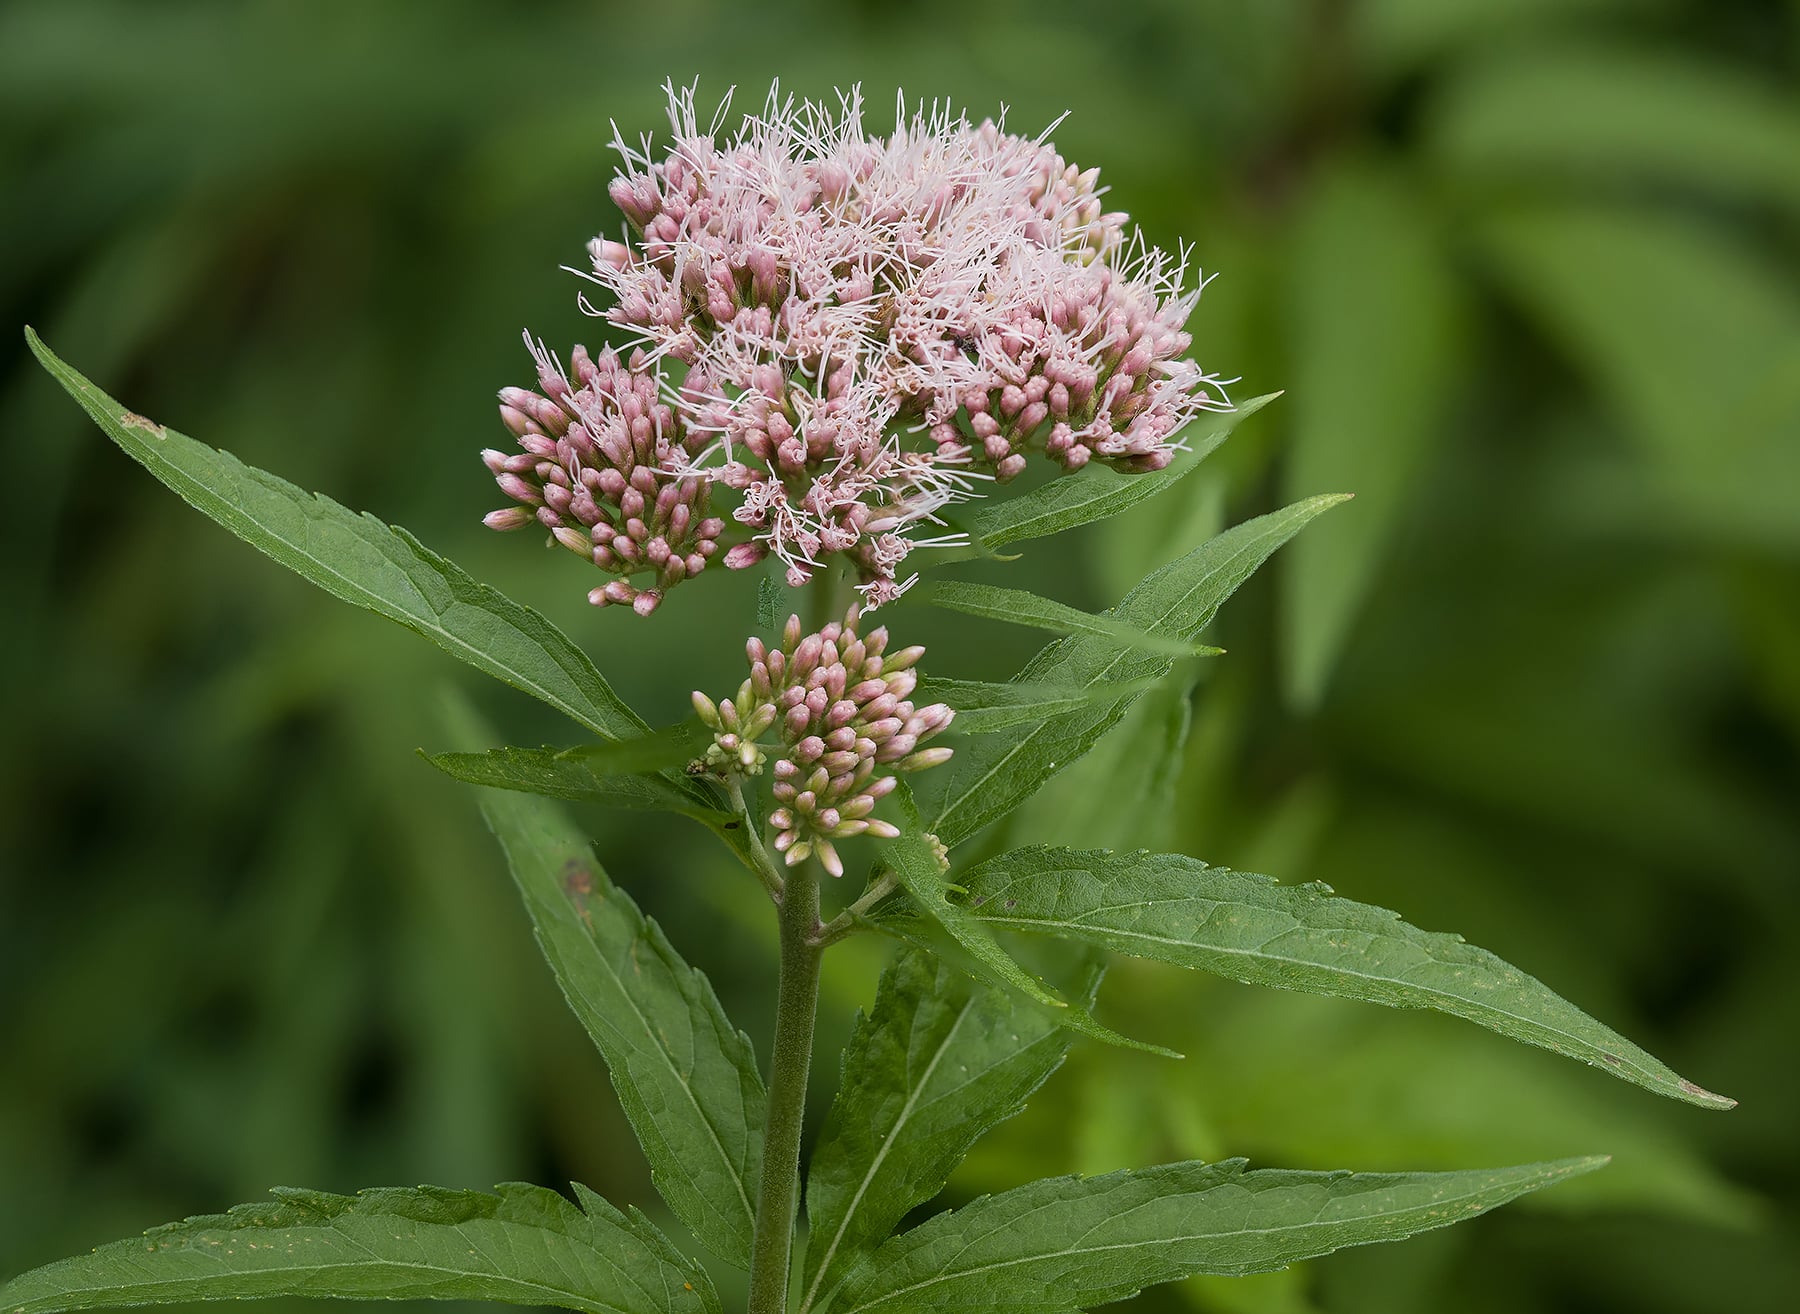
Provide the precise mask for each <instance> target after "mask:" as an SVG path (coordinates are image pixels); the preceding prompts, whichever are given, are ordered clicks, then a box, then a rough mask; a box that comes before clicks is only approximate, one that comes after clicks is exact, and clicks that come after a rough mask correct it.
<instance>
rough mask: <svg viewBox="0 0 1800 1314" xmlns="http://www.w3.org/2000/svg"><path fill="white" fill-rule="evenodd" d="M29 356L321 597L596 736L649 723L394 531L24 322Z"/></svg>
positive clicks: (524, 613)
mask: <svg viewBox="0 0 1800 1314" xmlns="http://www.w3.org/2000/svg"><path fill="white" fill-rule="evenodd" d="M25 338H26V341H27V342H29V343H30V344H31V350H32V352H33V354H35V355H36V356H37V358H38V361H39V363H41V364H42V365H43V367H44V368H45V369H46V370H48V371H49V372H50V373H51V374H52V375H54V376H55V378H56V380H57V382H59V383H61V384H62V386H63V387H64V388H65V389H66V390H67V391H68V393H69V395H70V396H71V397H73V398H74V399H75V400H76V401H77V402H79V403H80V404H81V407H82V409H83V410H85V411H86V412H87V413H88V414H89V415H90V416H92V417H93V419H94V422H95V423H96V424H98V425H99V426H100V428H101V429H102V430H104V431H105V433H106V435H107V437H109V438H111V439H112V440H113V441H114V442H115V443H117V444H118V445H119V446H120V447H121V448H123V449H124V451H125V454H126V455H127V456H130V457H131V458H132V459H133V460H135V461H137V462H138V463H139V464H140V465H142V466H143V467H144V468H145V469H146V470H148V471H149V472H150V473H151V474H153V475H155V476H156V477H157V478H158V479H160V480H161V481H162V482H163V483H164V484H166V485H168V487H169V488H170V489H172V490H173V491H174V492H175V493H177V494H178V495H179V496H180V497H181V498H182V500H183V501H185V502H187V503H188V504H189V505H190V506H192V507H194V508H195V509H196V510H198V511H201V512H203V513H204V514H205V515H207V516H209V517H211V518H212V519H213V520H215V521H217V522H218V523H219V524H221V525H223V526H224V527H225V528H226V529H229V530H230V531H231V532H232V533H233V534H236V535H237V536H238V537H239V538H241V539H243V540H244V541H245V542H246V543H248V544H250V546H252V547H254V548H256V549H257V550H258V551H260V552H263V553H264V554H266V555H267V556H269V557H272V558H273V559H274V560H276V561H278V562H280V563H281V564H282V565H284V566H286V567H287V568H288V569H289V570H292V571H294V572H295V573H296V574H298V575H300V576H302V577H303V578H305V579H308V580H311V581H312V582H313V583H314V584H317V585H318V586H319V587H320V588H322V589H324V590H325V591H326V592H327V593H329V594H331V595H332V596H333V597H337V598H341V599H343V600H344V601H345V602H349V603H354V604H355V605H356V606H358V607H364V608H367V609H368V610H369V611H372V612H375V613H376V614H377V615H380V616H386V617H387V618H388V619H389V620H392V621H397V622H398V623H400V624H401V625H404V626H406V628H407V629H409V630H412V631H414V632H415V633H417V634H421V635H423V636H424V637H426V638H427V639H430V640H431V641H432V642H433V643H435V644H437V646H438V647H440V648H442V649H443V650H444V651H445V652H447V653H449V654H450V655H451V656H453V657H456V658H458V659H460V660H462V661H465V662H467V663H468V664H469V665H471V666H473V667H474V668H475V669H476V670H478V671H482V672H484V673H486V674H488V675H491V676H493V677H494V678H495V679H497V680H500V681H503V682H504V683H506V684H510V685H512V686H513V687H514V688H515V689H520V690H523V691H524V692H526V693H528V694H531V695H533V696H534V697H536V698H540V699H542V700H543V701H544V702H546V703H548V704H549V705H550V706H552V707H554V708H556V709H557V710H558V711H559V712H562V713H564V714H565V715H567V716H569V717H570V718H572V719H573V720H575V721H576V722H578V723H579V724H581V725H583V726H585V727H586V728H587V729H589V730H591V731H593V732H594V733H595V734H597V735H601V736H603V737H605V738H609V739H624V738H629V737H631V736H633V735H638V734H642V733H643V732H644V731H645V730H646V729H648V728H649V727H648V726H646V725H645V724H644V722H643V721H642V720H641V719H639V717H638V716H637V714H636V713H635V712H633V711H632V710H631V709H630V708H629V707H627V706H626V705H625V704H624V702H623V701H621V700H620V698H619V696H618V695H617V694H615V693H614V692H613V690H612V686H610V685H609V684H607V682H606V679H605V677H603V676H602V675H601V674H600V672H599V671H598V670H597V669H596V668H595V666H594V664H593V662H591V661H590V660H589V659H588V657H587V654H585V653H584V652H582V651H581V649H579V648H577V647H576V646H575V645H574V644H573V643H572V642H570V641H569V638H568V636H567V635H565V634H564V633H563V632H562V631H561V630H559V629H557V628H556V626H554V625H552V624H551V623H550V622H549V621H547V620H545V619H544V618H543V617H542V616H540V615H539V614H538V613H537V612H535V611H533V610H531V608H529V607H526V606H523V605H521V604H519V603H517V602H514V601H513V600H512V599H511V598H508V597H507V596H506V595H505V594H503V593H501V592H499V591H498V590H496V589H493V588H490V587H488V586H487V585H485V584H482V583H479V582H478V581H476V580H474V579H472V578H471V577H470V576H469V575H468V573H467V572H465V571H464V570H463V569H462V568H461V567H460V566H457V565H455V564H454V563H453V562H450V561H446V560H445V559H444V558H442V557H440V556H438V555H437V554H436V553H434V552H432V551H431V550H430V549H428V548H426V547H425V546H424V545H423V544H421V543H420V542H419V541H418V540H417V539H416V538H414V537H413V536H412V535H411V534H409V533H407V532H406V531H405V530H404V529H397V528H393V527H390V526H388V525H385V524H383V523H382V522H381V521H379V520H377V519H376V518H375V517H374V516H371V515H367V514H363V515H359V514H357V513H356V512H354V511H349V510H346V509H345V508H344V507H341V506H339V505H338V504H337V503H336V502H333V501H332V500H331V499H329V498H327V497H322V496H319V495H317V494H312V493H308V492H306V491H304V490H303V489H300V488H296V487H295V486H294V485H293V484H290V483H288V482H287V481H286V480H284V479H280V478H278V477H276V476H275V475H272V474H269V473H267V472H266V471H263V470H258V469H256V468H255V467H254V466H248V465H245V464H244V463H243V462H242V461H239V460H238V459H237V458H236V457H235V456H232V455H231V454H230V453H228V452H221V451H218V450H216V449H214V448H211V447H208V446H206V445H205V444H204V443H200V442H196V441H195V440H194V439H192V438H188V437H185V436H184V435H182V434H179V433H176V432H175V431H174V430H173V429H167V428H164V427H163V426H162V425H160V424H156V423H154V422H153V421H150V420H147V419H145V418H144V417H143V416H141V415H134V414H133V413H132V412H130V411H128V410H126V409H125V408H124V407H123V406H121V405H119V403H118V402H116V401H114V400H113V399H112V398H111V397H108V396H107V395H106V394H105V393H103V392H101V391H100V390H99V389H98V388H96V387H95V386H94V385H93V384H92V383H90V382H88V380H87V379H85V378H83V377H82V376H81V375H80V374H78V373H77V372H76V371H75V370H73V369H71V368H70V367H69V366H68V365H66V364H64V363H63V362H62V361H61V360H59V359H58V358H57V357H56V355H55V354H54V353H53V352H51V350H50V349H49V348H48V347H46V346H45V345H44V344H43V342H42V340H41V339H39V337H38V336H37V334H35V333H33V332H32V331H31V330H30V329H29V328H28V329H26V330H25Z"/></svg>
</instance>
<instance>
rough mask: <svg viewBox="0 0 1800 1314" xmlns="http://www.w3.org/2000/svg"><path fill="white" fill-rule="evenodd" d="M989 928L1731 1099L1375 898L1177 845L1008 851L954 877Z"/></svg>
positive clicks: (1706, 1102) (1661, 1089) (1678, 1091)
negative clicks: (1485, 1038)
mask: <svg viewBox="0 0 1800 1314" xmlns="http://www.w3.org/2000/svg"><path fill="white" fill-rule="evenodd" d="M963 883H964V886H965V888H966V889H967V891H968V893H967V895H966V896H964V897H965V900H966V902H967V904H968V905H969V907H970V909H971V911H973V912H975V913H976V914H978V915H979V916H980V917H981V918H982V920H983V921H985V922H987V923H988V924H989V925H990V926H995V927H1003V928H1005V929H1008V930H1016V931H1038V932H1044V933H1047V934H1051V935H1059V936H1064V937H1067V938H1071V939H1076V940H1080V941H1082V942H1084V943H1087V944H1093V945H1099V946H1101V947H1103V948H1106V949H1111V950H1114V951H1116V952H1119V953H1126V954H1134V955H1136V956H1137V957H1140V958H1154V959H1157V960H1159V961H1162V962H1166V963H1174V964H1177V965H1178V966H1181V967H1192V968H1198V969H1200V970H1201V971H1206V972H1213V973H1216V974H1217V975H1219V976H1225V977H1229V978H1231V979H1232V980H1234V981H1244V982H1248V983H1251V984H1254V985H1267V986H1278V987H1281V988H1283V989H1288V990H1304V991H1306V992H1308V993H1310V994H1316V995H1337V996H1341V997H1343V998H1346V999H1361V1000H1365V1001H1367V1002H1369V1003H1374V1004H1387V1005H1390V1006H1392V1007H1396V1008H1433V1009H1437V1010H1438V1011H1440V1012H1444V1013H1450V1014H1453V1015H1454V1016H1456V1017H1460V1018H1466V1019H1467V1020H1468V1021H1470V1022H1475V1023H1479V1024H1480V1025H1481V1026H1484V1027H1488V1028H1490V1029H1492V1030H1494V1031H1497V1032H1499V1033H1500V1034H1501V1035H1503V1036H1508V1037H1511V1038H1512V1039H1514V1040H1520V1041H1524V1042H1525V1043H1526V1044H1530V1045H1541V1046H1543V1047H1544V1048H1545V1049H1549V1050H1554V1051H1555V1052H1556V1053H1558V1054H1566V1055H1567V1056H1569V1057H1570V1058H1576V1059H1580V1060H1582V1061H1583V1062H1585V1063H1591V1064H1593V1065H1594V1066H1595V1067H1597V1068H1601V1069H1602V1070H1604V1071H1607V1072H1610V1073H1612V1074H1613V1075H1614V1076H1616V1077H1622V1078H1623V1079H1625V1080H1626V1081H1631V1082H1635V1083H1637V1084H1638V1085H1640V1086H1643V1087H1645V1088H1646V1089H1648V1090H1653V1091H1655V1092H1657V1093H1658V1094H1659V1095H1668V1096H1671V1097H1673V1098H1675V1099H1678V1100H1686V1101H1687V1102H1688V1103H1690V1104H1698V1105H1701V1106H1702V1107H1704V1108H1713V1109H1728V1108H1731V1107H1732V1106H1733V1105H1734V1104H1735V1103H1736V1101H1735V1100H1731V1099H1727V1098H1726V1097H1725V1096H1722V1095H1715V1094H1713V1093H1712V1092H1711V1091H1709V1090H1704V1089H1702V1088H1701V1087H1699V1086H1696V1085H1695V1084H1694V1083H1693V1082H1691V1081H1687V1080H1685V1079H1683V1078H1682V1077H1680V1076H1678V1075H1677V1074H1676V1073H1674V1072H1672V1071H1670V1070H1669V1069H1668V1068H1667V1067H1666V1066H1664V1065H1663V1064H1662V1063H1660V1062H1658V1061H1657V1060H1656V1059H1655V1058H1653V1057H1651V1056H1650V1055H1649V1054H1647V1053H1645V1052H1644V1051H1643V1050H1642V1049H1639V1048H1638V1047H1637V1046H1636V1045H1634V1044H1632V1043H1631V1042H1630V1041H1629V1040H1627V1039H1625V1037H1623V1036H1621V1035H1619V1034H1618V1033H1617V1032H1615V1031H1613V1030H1611V1029H1610V1028H1608V1027H1605V1026H1602V1025H1601V1024H1600V1023H1598V1022H1596V1021H1595V1020H1594V1019H1593V1018H1591V1017H1589V1016H1588V1015H1587V1014H1586V1013H1583V1012H1582V1011H1581V1010H1580V1009H1578V1008H1576V1007H1575V1006H1574V1005H1573V1004H1571V1003H1569V1002H1568V1001H1567V1000H1565V999H1563V998H1562V997H1561V996H1559V995H1557V994H1555V993H1554V992H1553V991H1551V990H1550V989H1549V988H1548V987H1546V986H1545V985H1544V984H1543V983H1542V982H1540V981H1538V980H1536V979H1535V978H1533V977H1530V976H1527V975H1526V974H1525V973H1524V972H1521V971H1520V970H1519V969H1518V968H1516V967H1513V966H1512V965H1511V964H1509V963H1506V962H1504V961H1502V960H1501V959H1499V958H1496V957H1495V956H1494V955H1493V954H1490V953H1488V952H1487V951H1486V950H1485V949H1477V948H1476V947H1475V946H1474V945H1472V944H1468V943H1465V942H1464V940H1463V939H1462V937H1461V936H1457V935H1446V934H1444V933H1442V932H1433V931H1421V930H1419V929H1418V928H1417V927H1415V926H1409V925H1408V924H1407V923H1405V922H1403V921H1401V920H1400V918H1399V915H1398V914H1396V913H1392V912H1389V911H1388V910H1387V909H1385V908H1376V907H1372V906H1371V905H1369V904H1364V903H1355V902H1353V901H1352V900H1349V899H1341V898H1338V897H1336V896H1335V895H1333V894H1332V893H1331V891H1330V890H1329V889H1326V888H1324V887H1323V886H1317V885H1301V886H1286V885H1278V884H1276V883H1275V882H1274V881H1272V880H1270V879H1269V878H1268V877H1267V876H1256V875H1249V874H1246V873H1244V872H1236V871H1228V870H1226V869H1225V868H1223V867H1209V866H1207V865H1206V864H1205V863H1203V862H1200V861H1198V860H1197V859H1194V858H1189V857H1184V856H1182V855H1180V854H1159V853H1112V852H1105V851H1081V850H1076V849H1046V848H1028V849H1019V850H1016V851H1015V852H1012V853H1007V854H1003V855H1001V856H1000V857H998V858H994V859H992V860H991V861H989V862H984V863H982V864H980V865H979V866H977V867H975V868H974V869H972V870H971V871H969V872H968V873H967V874H966V875H965V876H964V878H963Z"/></svg>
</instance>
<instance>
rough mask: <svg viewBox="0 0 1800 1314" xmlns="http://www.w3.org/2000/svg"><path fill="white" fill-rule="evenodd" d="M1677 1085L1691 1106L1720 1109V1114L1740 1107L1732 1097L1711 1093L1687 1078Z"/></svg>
mask: <svg viewBox="0 0 1800 1314" xmlns="http://www.w3.org/2000/svg"><path fill="white" fill-rule="evenodd" d="M1676 1084H1677V1085H1679V1086H1680V1087H1681V1093H1682V1095H1683V1096H1684V1097H1686V1099H1687V1101H1688V1102H1689V1103H1690V1104H1698V1105H1699V1106H1700V1107H1701V1108H1703V1109H1718V1110H1719V1111H1720V1112H1724V1111H1725V1110H1726V1109H1735V1108H1737V1106H1738V1102H1737V1101H1736V1100H1734V1099H1732V1098H1731V1096H1729V1095H1720V1094H1718V1093H1717V1092H1716V1091H1710V1090H1708V1089H1706V1087H1704V1086H1699V1085H1696V1084H1695V1083H1693V1082H1691V1081H1689V1080H1688V1079H1687V1078H1685V1077H1683V1078H1682V1079H1681V1080H1680V1081H1679V1082H1677V1083H1676Z"/></svg>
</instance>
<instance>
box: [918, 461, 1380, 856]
mask: <svg viewBox="0 0 1800 1314" xmlns="http://www.w3.org/2000/svg"><path fill="white" fill-rule="evenodd" d="M1344 500H1346V499H1345V497H1344V495H1342V494H1337V495H1327V496H1323V497H1314V498H1309V499H1307V500H1306V501H1304V502H1297V503H1295V504H1294V505H1293V506H1290V507H1285V508H1283V509H1282V510H1280V511H1272V512H1270V513H1269V514H1268V515H1265V516H1258V517H1257V518H1256V519H1254V520H1250V521H1246V522H1245V523H1244V524H1241V525H1238V526H1235V527H1234V528H1232V529H1228V530H1226V531H1225V532H1224V533H1223V534H1220V535H1219V536H1218V537H1217V538H1214V539H1212V540H1210V541H1209V542H1206V543H1203V544H1201V545H1200V546H1199V547H1197V548H1195V549H1194V550H1193V551H1192V552H1190V553H1188V554H1187V555H1186V556H1184V557H1182V558H1180V559H1179V560H1177V561H1173V562H1171V563H1170V564H1168V565H1166V566H1163V567H1162V568H1160V569H1159V570H1156V571H1153V572H1152V573H1151V574H1150V575H1149V576H1148V577H1147V578H1146V579H1145V580H1144V581H1143V582H1142V583H1141V584H1139V585H1138V586H1137V587H1136V588H1134V589H1132V590H1131V592H1130V593H1128V594H1126V595H1125V597H1124V598H1123V599H1122V600H1121V601H1120V602H1119V605H1118V606H1116V607H1114V608H1113V609H1112V610H1111V611H1109V612H1108V613H1107V615H1108V616H1110V617H1113V618H1115V619H1117V620H1119V621H1121V622H1123V623H1124V624H1127V625H1132V626H1135V627H1137V628H1140V629H1144V630H1148V631H1150V632H1151V633H1154V634H1160V635H1163V636H1165V637H1169V638H1175V639H1180V640H1183V641H1191V640H1192V639H1193V638H1194V637H1195V636H1196V635H1197V634H1199V632H1200V631H1201V630H1202V629H1204V628H1205V627H1206V626H1207V625H1208V624H1209V623H1210V622H1211V621H1212V618H1213V615H1214V614H1215V613H1216V612H1217V611H1218V609H1219V606H1220V604H1221V603H1223V602H1224V601H1225V599H1226V598H1228V597H1230V596H1231V595H1232V593H1233V592H1235V591H1236V589H1237V587H1238V585H1240V584H1242V583H1243V582H1244V581H1245V580H1246V579H1248V578H1249V577H1250V576H1251V574H1252V573H1253V572H1254V571H1255V570H1256V568H1257V567H1258V566H1260V565H1261V564H1262V563H1263V562H1264V561H1265V560H1267V559H1268V557H1269V554H1270V553H1272V552H1274V551H1275V549H1276V548H1278V547H1280V546H1281V545H1282V544H1283V543H1285V542H1287V541H1288V539H1290V538H1292V537H1293V536H1294V535H1295V534H1297V533H1298V532H1299V531H1300V529H1301V527H1302V526H1303V525H1305V524H1306V523H1307V521H1309V520H1311V519H1312V518H1313V517H1314V516H1316V515H1318V514H1319V513H1320V512H1322V511H1324V510H1326V509H1327V508H1329V507H1332V506H1336V505H1337V504H1338V503H1340V502H1342V501H1344ZM1174 663H1175V659H1174V658H1172V657H1167V656H1161V655H1157V654H1151V653H1141V652H1129V651H1125V650H1122V649H1121V648H1119V646H1118V645H1117V644H1116V643H1114V642H1112V641H1111V640H1107V639H1102V638H1099V637H1098V636H1095V635H1088V634H1080V635H1071V636H1070V637H1068V638H1066V639H1060V640H1058V641H1057V642H1055V643H1052V644H1050V645H1049V646H1048V647H1046V648H1044V649H1043V650H1042V651H1041V652H1039V653H1038V654H1037V656H1035V657H1033V658H1032V659H1031V660H1030V661H1029V662H1027V663H1026V665H1025V668H1024V669H1023V670H1022V671H1021V672H1020V673H1019V676H1018V679H1019V681H1020V682H1021V683H1028V684H1062V685H1074V686H1077V687H1082V688H1088V687H1092V686H1096V685H1100V684H1106V683H1118V682H1121V681H1132V680H1145V679H1152V680H1153V679H1158V678H1161V677H1162V676H1165V675H1167V674H1168V673H1169V671H1170V670H1171V669H1173V667H1174ZM1133 701H1134V700H1133V699H1131V698H1129V697H1126V698H1121V699H1119V700H1117V701H1116V702H1113V703H1110V704H1107V705H1105V706H1101V707H1091V708H1085V709H1081V710H1078V711H1073V712H1066V713H1064V714H1062V715H1060V716H1056V717H1052V718H1050V719H1049V720H1047V721H1044V722H1042V723H1040V724H1038V725H1036V726H1033V727H1031V728H1030V729H1028V730H1026V731H1024V732H1022V733H1018V734H996V735H984V736H982V737H980V738H976V739H971V740H968V741H967V742H965V744H964V745H963V747H961V748H959V749H958V750H957V753H956V757H955V758H954V759H953V761H952V762H951V764H950V766H949V767H948V768H946V770H945V772H944V774H945V776H946V777H947V779H946V783H945V785H944V786H943V789H942V791H941V793H940V796H939V797H938V799H937V800H936V807H935V810H934V812H933V814H932V815H933V820H932V822H931V830H932V831H933V832H934V833H935V834H936V835H937V836H938V838H939V839H940V840H942V841H943V842H944V843H945V844H949V845H954V844H959V843H961V842H962V841H963V840H965V839H967V838H969V836H971V835H973V834H974V833H975V832H976V831H978V830H980V829H981V828H982V827H983V826H985V825H987V824H988V823H989V822H992V821H996V820H998V819H999V818H1001V817H1003V816H1005V815H1006V814H1007V813H1008V812H1010V811H1012V809H1013V808H1015V807H1017V806H1018V805H1019V804H1020V803H1021V802H1023V801H1024V800H1025V799H1027V798H1029V797H1030V796H1031V795H1032V793H1034V792H1035V791H1036V790H1037V789H1038V787H1039V786H1040V785H1042V784H1043V783H1044V782H1045V781H1046V780H1048V779H1050V777H1051V776H1053V775H1055V774H1056V773H1057V772H1058V771H1060V770H1061V769H1062V768H1064V767H1066V766H1067V765H1068V764H1069V763H1070V762H1072V761H1074V760H1075V759H1076V758H1078V757H1080V756H1081V755H1082V754H1083V753H1085V752H1087V751H1088V749H1090V748H1092V747H1093V746H1094V744H1095V743H1096V742H1097V741H1098V740H1099V738H1100V736H1101V735H1103V734H1105V733H1106V732H1107V731H1108V730H1110V729H1111V728H1112V727H1113V726H1114V725H1116V724H1117V723H1118V721H1119V719H1120V718H1121V717H1123V716H1124V715H1125V711H1126V709H1127V708H1128V707H1129V706H1130V705H1131V703H1132V702H1133Z"/></svg>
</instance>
